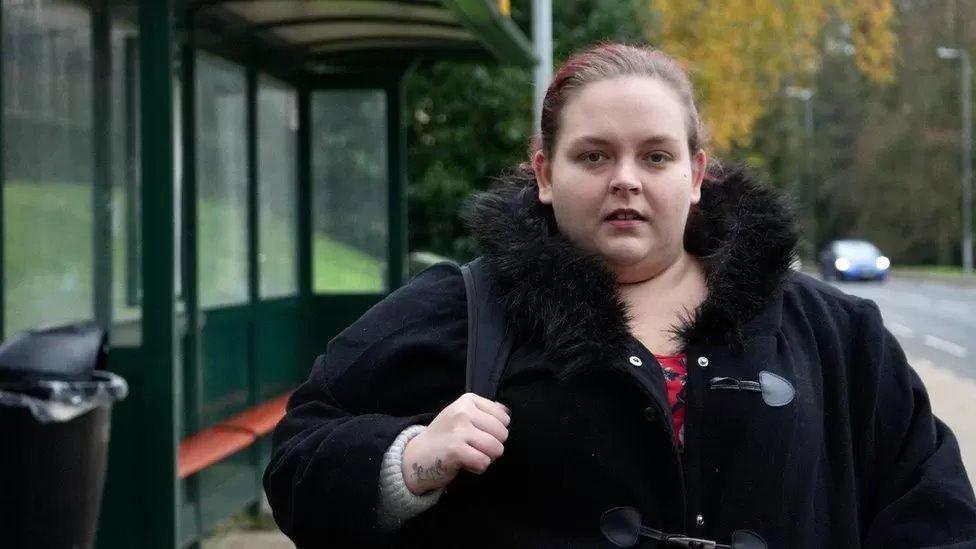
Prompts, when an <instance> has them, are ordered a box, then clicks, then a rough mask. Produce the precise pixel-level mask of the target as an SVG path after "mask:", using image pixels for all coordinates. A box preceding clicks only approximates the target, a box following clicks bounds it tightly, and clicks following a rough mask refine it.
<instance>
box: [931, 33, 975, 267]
mask: <svg viewBox="0 0 976 549" xmlns="http://www.w3.org/2000/svg"><path fill="white" fill-rule="evenodd" d="M935 52H936V54H937V55H938V56H939V59H958V60H959V62H960V64H961V65H962V66H961V67H960V69H961V70H960V82H959V87H960V94H959V95H960V101H961V102H962V109H961V110H962V272H963V274H965V275H967V276H969V275H972V274H973V161H972V150H973V110H972V105H973V87H972V72H973V69H972V65H971V64H970V61H969V52H967V51H966V50H962V49H957V48H938V49H936V50H935Z"/></svg>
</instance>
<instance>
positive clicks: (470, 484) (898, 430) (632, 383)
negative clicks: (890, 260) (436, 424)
mask: <svg viewBox="0 0 976 549" xmlns="http://www.w3.org/2000/svg"><path fill="white" fill-rule="evenodd" d="M468 222H469V224H470V225H471V226H472V228H473V230H474V231H475V233H476V235H477V236H478V238H479V241H480V244H481V246H482V250H483V252H484V257H485V259H486V261H487V263H488V264H489V266H490V268H491V269H492V273H493V280H494V282H495V283H496V284H497V285H498V287H499V289H500V290H501V291H502V294H503V295H504V296H505V298H504V301H505V305H506V309H507V312H508V314H509V321H510V322H511V323H512V325H513V326H514V327H515V328H516V332H517V333H518V339H517V342H516V345H515V350H514V352H513V355H512V357H511V360H510V362H509V364H508V367H507V370H506V372H505V375H504V377H503V379H502V382H501V386H500V392H499V400H500V401H501V402H503V403H504V404H505V405H507V406H508V407H509V408H510V409H511V425H510V426H509V429H510V436H509V439H508V441H507V442H506V444H505V453H504V455H503V456H502V457H501V458H500V459H498V460H497V461H496V462H495V463H494V464H492V465H491V467H490V468H489V470H488V472H486V473H485V474H484V475H482V476H475V475H469V474H466V473H462V474H461V475H459V477H458V478H457V479H456V480H455V481H454V482H453V483H452V484H451V485H449V486H448V488H447V491H446V493H445V495H444V496H443V497H442V499H441V500H440V501H439V502H438V503H437V504H436V505H435V506H434V507H433V508H431V509H429V510H428V511H425V512H424V513H422V514H420V515H418V516H416V517H414V518H412V519H410V520H408V521H407V522H406V523H405V524H404V526H403V527H402V528H401V529H400V530H399V531H396V532H393V533H384V532H381V531H380V530H379V529H378V527H377V518H376V513H377V512H376V504H377V481H378V476H379V467H380V461H381V458H382V456H383V453H384V452H385V451H386V450H387V448H388V447H389V446H390V444H391V443H392V442H393V439H394V438H395V437H396V435H397V434H398V433H399V432H400V431H401V430H402V429H404V428H405V427H407V426H409V425H412V424H418V423H420V424H424V423H428V422H429V421H430V420H431V419H433V417H434V415H435V414H436V413H437V412H438V411H439V410H441V409H442V408H444V407H445V406H446V405H448V404H449V403H451V402H452V401H454V400H455V399H456V398H457V397H458V396H459V395H460V394H461V393H462V392H463V387H464V368H465V351H466V341H465V339H466V334H467V326H466V323H467V319H466V313H467V311H466V303H465V293H464V286H463V282H462V279H461V276H460V274H459V273H458V272H457V271H456V270H455V269H452V268H449V267H445V266H439V267H434V268H432V269H429V270H427V271H426V272H424V273H423V274H421V275H420V276H418V277H417V278H416V279H414V280H413V281H411V282H410V283H409V284H408V285H407V286H406V287H404V288H401V289H400V290H398V291H396V292H394V293H393V294H392V295H390V296H389V297H388V298H387V299H385V300H384V301H382V302H381V303H379V304H378V305H377V306H375V307H374V308H372V309H371V310H370V311H369V312H367V313H366V314H365V315H364V316H363V317H362V318H361V319H360V320H359V321H357V322H356V323H354V324H353V325H352V326H350V327H349V328H348V329H346V330H345V331H344V332H342V333H341V334H340V335H339V336H337V337H336V338H335V339H334V340H333V341H332V342H331V343H330V344H329V347H328V350H327V352H326V354H325V355H323V356H321V357H319V359H318V360H317V361H316V363H315V366H314V368H313V370H312V374H311V377H310V378H309V380H308V381H307V382H306V383H305V384H304V385H302V387H301V388H300V389H298V391H297V392H296V393H295V394H294V396H293V397H292V399H291V401H290V403H289V406H288V414H287V416H286V417H285V419H284V420H283V421H282V422H281V424H280V425H279V426H278V427H277V429H276V430H275V435H274V452H273V456H272V459H271V463H270V465H269V467H268V470H267V472H266V474H265V488H266V490H267V493H268V496H269V499H270V501H271V504H272V508H273V509H274V513H275V518H276V520H277V521H278V524H279V526H280V527H281V528H282V530H283V531H284V532H285V533H286V534H288V535H289V536H291V537H292V539H293V540H295V541H296V543H297V544H298V545H299V547H362V546H383V545H387V546H389V545H392V546H396V547H526V548H540V547H608V546H610V544H609V543H608V542H607V541H606V540H605V539H604V538H603V536H602V534H601V532H600V528H599V520H600V516H601V514H602V513H603V512H604V511H605V510H607V509H610V508H612V507H617V506H631V507H635V508H637V509H639V510H640V512H641V513H642V515H643V522H644V524H645V525H647V526H650V527H652V528H656V529H659V530H664V531H667V532H671V533H684V534H688V535H692V536H695V537H703V538H709V539H714V540H717V541H718V542H720V543H728V542H729V540H730V538H731V534H732V532H733V530H736V529H748V530H752V531H754V532H756V533H758V534H759V535H760V536H762V537H763V538H764V539H765V540H766V542H767V543H768V546H769V547H770V548H798V547H810V548H826V547H831V548H833V547H838V548H840V547H845V548H846V547H920V546H954V547H974V546H976V504H974V499H973V492H972V488H971V485H970V483H969V480H968V479H967V477H966V473H965V471H964V469H963V466H962V463H961V460H960V456H959V449H958V445H957V443H956V440H955V438H954V437H953V435H952V433H951V432H950V431H949V429H948V428H946V426H945V425H944V424H942V423H941V422H940V421H939V420H938V419H936V418H935V417H934V416H933V415H932V413H931V410H930V408H929V402H928V398H927V396H926V393H925V389H924V388H923V386H922V383H921V382H920V380H919V378H918V376H917V375H916V374H915V373H914V372H913V371H912V370H911V369H910V367H909V366H908V364H906V361H905V356H904V354H903V353H902V351H901V349H900V348H899V345H898V343H897V342H896V341H895V339H894V338H893V337H892V336H891V334H889V333H888V331H887V330H886V329H885V328H884V326H883V324H882V320H881V316H880V314H879V312H878V309H877V307H876V306H875V305H874V304H873V303H872V302H870V301H866V300H863V299H859V298H855V297H851V296H848V295H845V294H843V293H841V292H840V291H838V290H836V289H834V288H832V287H830V286H828V285H825V284H822V283H820V282H817V281H815V280H813V279H811V278H810V277H807V276H805V275H802V274H797V273H794V272H792V271H790V270H789V267H788V265H789V263H790V261H791V259H792V257H793V247H794V245H795V242H796V237H795V233H794V231H793V228H792V223H791V219H790V216H789V214H788V213H787V212H786V210H785V209H784V208H783V207H782V205H781V204H780V203H779V202H778V201H777V199H776V198H775V197H774V196H772V194H771V193H770V192H769V191H768V190H765V189H763V188H761V187H759V186H758V185H755V184H753V183H751V182H750V181H749V180H748V178H747V177H746V176H745V175H744V174H743V173H742V172H739V171H734V172H732V173H729V174H728V175H727V176H725V177H724V178H723V179H722V180H720V181H717V180H716V181H709V182H707V183H706V184H705V186H704V189H703V199H702V203H701V204H700V205H699V206H698V207H696V208H695V209H694V210H693V215H692V219H691V221H690V223H689V229H688V234H687V235H686V247H687V248H688V250H689V251H691V252H692V253H694V254H695V255H697V256H698V257H699V258H700V259H701V261H702V262H703V264H704V265H705V267H706V272H707V276H708V280H707V284H708V291H709V294H708V298H707V300H706V302H705V303H704V304H703V305H702V307H700V308H699V309H698V311H697V312H696V313H695V315H694V317H693V318H689V319H687V322H685V323H684V325H683V326H681V327H679V328H678V329H677V330H676V336H677V337H680V339H681V341H682V342H683V344H684V349H685V351H686V352H687V353H688V366H689V376H688V382H687V394H688V404H687V412H686V423H685V447H684V450H683V451H682V452H680V453H679V452H678V451H677V450H676V448H675V446H674V443H673V439H672V433H671V426H670V425H671V423H670V408H669V406H668V403H667V397H666V391H665V385H664V379H663V375H662V373H661V370H660V368H659V367H658V366H657V364H656V362H655V360H654V358H653V355H652V354H651V353H650V352H648V350H647V349H645V348H644V347H643V346H642V345H641V344H640V343H639V342H637V341H636V340H635V339H634V338H633V337H632V336H631V335H630V333H629V332H628V329H627V325H626V320H627V313H626V310H625V307H624V306H623V305H622V302H621V300H620V298H619V296H618V294H617V291H616V289H615V288H616V287H615V284H614V281H613V277H612V275H611V274H610V273H609V271H608V270H607V269H606V268H605V267H604V266H603V265H602V264H601V263H600V261H599V260H598V259H596V258H594V257H588V256H586V255H584V254H583V253H582V252H580V251H579V250H577V249H576V248H574V247H573V246H571V245H569V244H568V243H567V242H566V241H565V239H563V238H562V237H561V236H560V235H559V234H558V232H557V231H556V230H555V225H554V221H553V218H552V212H551V209H549V208H548V207H546V206H543V205H542V204H540V203H539V202H538V198H537V194H536V191H535V190H534V187H533V186H532V185H531V182H530V181H527V180H516V181H512V182H509V183H508V184H507V185H505V186H503V187H502V188H501V189H500V190H498V191H495V192H493V193H491V194H487V195H483V196H481V197H480V198H479V199H478V200H477V201H475V203H474V206H473V208H472V209H471V210H470V211H469V213H468ZM632 356H637V357H639V358H641V362H642V364H643V365H642V366H640V367H635V366H634V365H632V362H637V361H631V360H630V357H632ZM761 371H765V372H768V373H771V374H775V375H777V376H780V377H781V378H783V379H785V380H786V381H787V382H788V383H789V384H790V385H791V386H792V387H793V388H794V389H795V397H794V398H793V399H792V400H791V401H789V402H788V403H787V404H785V405H779V404H782V403H775V402H773V404H777V405H775V406H774V405H771V404H769V403H767V402H766V400H765V399H764V397H763V395H762V394H761V393H758V392H753V391H746V390H730V389H728V388H725V389H723V388H721V387H722V386H725V387H728V384H729V382H728V381H726V382H724V383H723V382H721V381H716V380H715V379H716V378H722V377H729V378H734V379H736V380H741V381H757V380H759V378H760V372H761ZM764 375H765V374H764ZM953 544H955V545H953ZM649 546H653V542H652V543H651V544H650V545H649Z"/></svg>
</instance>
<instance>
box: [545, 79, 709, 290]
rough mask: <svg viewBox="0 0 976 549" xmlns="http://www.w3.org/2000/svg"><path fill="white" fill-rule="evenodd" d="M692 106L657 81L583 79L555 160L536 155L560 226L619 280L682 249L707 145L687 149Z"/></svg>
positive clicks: (648, 271)
mask: <svg viewBox="0 0 976 549" xmlns="http://www.w3.org/2000/svg"><path fill="white" fill-rule="evenodd" d="M685 119H686V118H685V108H684V106H683V105H682V104H681V101H680V100H679V98H678V96H677V94H676V93H675V92H674V91H672V90H671V88H670V87H668V85H667V84H664V83H662V82H661V81H660V80H658V79H655V78H651V77H643V76H624V77H615V78H610V79H606V80H601V81H598V82H593V83H591V84H587V85H585V86H584V87H583V88H581V89H580V90H578V91H577V92H576V95H575V96H574V97H572V98H571V99H570V100H569V101H568V102H567V103H566V105H565V106H564V107H563V111H562V117H561V120H560V131H559V134H558V136H557V140H556V143H555V144H554V147H553V153H552V158H546V157H545V155H544V154H543V153H542V152H538V153H536V155H535V157H534V158H533V168H534V169H535V173H536V181H537V184H538V186H539V199H540V200H541V201H542V202H543V203H545V204H551V205H552V208H553V211H554V213H555V216H556V223H557V224H558V225H559V230H560V232H561V233H562V234H563V235H564V236H566V238H568V239H569V241H570V242H572V243H573V244H574V245H575V246H577V247H579V248H581V249H583V250H586V251H589V252H595V253H597V254H599V255H600V256H601V257H603V258H604V259H605V260H606V261H607V263H608V264H609V266H610V267H611V269H612V270H613V271H614V272H615V273H616V274H617V278H618V281H619V282H638V281H641V280H646V279H648V278H651V277H653V276H656V275H657V274H658V273H660V272H661V271H663V270H664V269H666V268H667V267H668V266H670V265H671V264H673V263H674V262H675V261H676V260H677V259H678V257H679V256H680V255H681V253H682V251H683V247H684V242H683V240H684V239H683V236H684V230H685V224H686V222H687V219H688V211H689V209H690V207H691V205H692V204H696V203H697V202H698V200H699V198H700V197H701V182H702V176H703V175H704V172H705V169H704V168H705V153H704V152H702V151H698V152H697V153H696V154H695V155H694V156H692V155H691V153H690V152H689V150H688V133H687V129H686V126H685Z"/></svg>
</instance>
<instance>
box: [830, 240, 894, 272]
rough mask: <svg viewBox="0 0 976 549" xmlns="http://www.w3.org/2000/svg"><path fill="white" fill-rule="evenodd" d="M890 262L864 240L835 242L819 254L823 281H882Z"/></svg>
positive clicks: (875, 247)
mask: <svg viewBox="0 0 976 549" xmlns="http://www.w3.org/2000/svg"><path fill="white" fill-rule="evenodd" d="M890 267H891V261H890V260H889V259H888V258H887V257H885V256H884V255H882V254H881V251H880V250H878V248H877V246H875V245H874V244H871V243H870V242H867V241H865V240H835V241H833V242H831V243H830V244H828V245H827V247H826V248H825V249H824V251H823V252H821V253H820V274H821V276H823V279H824V280H884V279H885V278H887V277H888V269H889V268H890Z"/></svg>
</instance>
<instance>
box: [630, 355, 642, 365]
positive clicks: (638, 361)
mask: <svg viewBox="0 0 976 549" xmlns="http://www.w3.org/2000/svg"><path fill="white" fill-rule="evenodd" d="M630 363H631V364H633V365H634V366H642V365H643V364H644V361H643V360H641V359H640V357H637V356H632V357H630Z"/></svg>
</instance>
